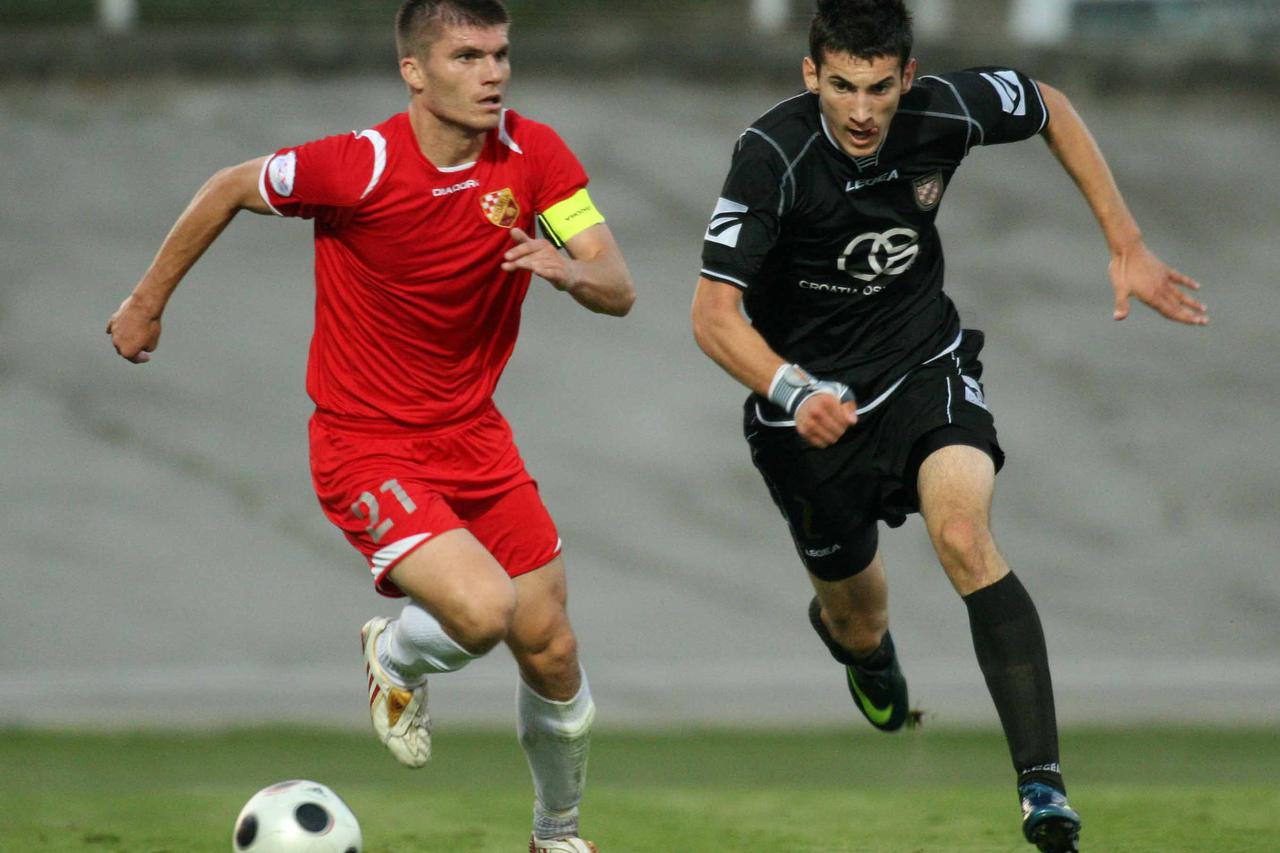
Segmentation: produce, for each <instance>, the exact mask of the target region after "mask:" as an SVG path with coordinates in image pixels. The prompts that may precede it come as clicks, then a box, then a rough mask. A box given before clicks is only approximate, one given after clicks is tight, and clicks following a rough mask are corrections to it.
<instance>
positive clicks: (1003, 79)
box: [982, 71, 1027, 116]
mask: <svg viewBox="0 0 1280 853" xmlns="http://www.w3.org/2000/svg"><path fill="white" fill-rule="evenodd" d="M982 79H983V80H986V81H987V82H988V83H990V84H991V86H992V88H994V89H995V90H996V91H997V92H998V93H999V94H1000V108H1001V109H1002V110H1004V111H1005V112H1006V113H1008V114H1009V115H1014V116H1024V115H1026V114H1027V91H1026V89H1024V88H1023V87H1022V81H1021V80H1019V79H1018V75H1017V74H1015V73H1014V72H1012V71H997V72H995V73H994V74H988V73H986V72H985V71H984V72H983V73H982Z"/></svg>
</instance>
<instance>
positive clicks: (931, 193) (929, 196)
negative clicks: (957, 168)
mask: <svg viewBox="0 0 1280 853" xmlns="http://www.w3.org/2000/svg"><path fill="white" fill-rule="evenodd" d="M911 184H912V186H913V187H915V190H916V207H918V208H920V209H921V210H933V209H934V208H935V207H937V206H938V202H940V201H942V189H943V182H942V173H941V172H934V173H933V174H932V175H925V176H924V177H923V178H916V179H915V180H914V181H912V182H911Z"/></svg>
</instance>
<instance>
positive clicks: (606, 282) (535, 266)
mask: <svg viewBox="0 0 1280 853" xmlns="http://www.w3.org/2000/svg"><path fill="white" fill-rule="evenodd" d="M511 239H512V241H513V242H514V243H515V246H513V247H512V248H511V249H510V250H509V251H508V252H507V253H506V255H504V256H503V263H502V268H503V269H504V270H506V271H507V272H512V271H514V270H529V271H530V272H532V273H534V274H536V275H538V276H540V277H542V278H545V279H546V280H547V281H549V282H551V284H552V285H553V286H554V287H555V288H556V289H557V290H563V291H564V292H565V293H567V294H569V295H570V296H572V297H573V298H574V299H575V300H576V301H577V302H578V304H579V305H581V306H583V307H584V308H587V309H589V310H591V311H594V312H596V313H597V314H609V315H611V316H614V317H625V316H626V315H627V313H628V312H630V311H631V306H632V305H634V304H635V301H636V289H635V285H633V284H632V283H631V271H630V270H628V269H627V262H626V261H625V260H623V258H622V250H621V249H619V248H618V243H617V241H615V240H614V239H613V233H612V232H611V231H609V226H607V225H605V224H604V223H603V222H599V223H596V224H595V225H592V226H591V227H590V228H587V229H585V230H584V231H581V232H579V233H578V234H575V235H574V236H572V237H570V238H569V239H568V240H567V241H565V244H564V247H565V250H566V251H567V252H568V253H569V256H568V257H565V256H564V255H563V254H561V253H560V252H559V251H557V250H556V247H555V246H553V245H551V243H550V242H548V241H547V240H541V239H534V238H533V237H530V236H529V235H528V234H526V233H525V232H524V231H522V230H520V229H519V228H512V229H511Z"/></svg>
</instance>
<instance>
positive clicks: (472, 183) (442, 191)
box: [431, 178, 480, 198]
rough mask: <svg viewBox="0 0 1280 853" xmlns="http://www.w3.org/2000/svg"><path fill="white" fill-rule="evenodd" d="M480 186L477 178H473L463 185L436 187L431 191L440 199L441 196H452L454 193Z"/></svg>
mask: <svg viewBox="0 0 1280 853" xmlns="http://www.w3.org/2000/svg"><path fill="white" fill-rule="evenodd" d="M478 186H480V182H479V181H477V180H476V179H475V178H472V179H471V180H469V181H463V182H462V183H460V184H454V185H453V186H451V187H436V188H435V189H434V190H432V191H431V194H432V195H433V196H435V197H436V198H440V197H441V196H446V195H451V194H452V193H456V192H461V191H462V190H473V189H475V188H476V187H478Z"/></svg>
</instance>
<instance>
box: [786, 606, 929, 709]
mask: <svg viewBox="0 0 1280 853" xmlns="http://www.w3.org/2000/svg"><path fill="white" fill-rule="evenodd" d="M809 623H810V624H811V625H813V630H814V631H815V632H816V633H817V634H818V637H819V638H820V639H821V640H822V642H823V643H824V644H825V645H826V647H827V650H828V651H830V652H831V656H832V657H833V658H835V659H836V662H837V663H841V664H843V665H844V668H845V680H846V683H847V685H848V687H849V695H850V696H851V697H853V704H854V705H856V706H857V707H858V710H859V711H860V712H862V716H864V717H866V718H867V722H869V723H871V725H873V726H875V727H876V728H877V729H879V730H880V731H883V732H896V731H897V730H898V729H901V728H902V727H903V725H905V724H907V723H909V722H910V723H911V724H912V725H915V724H916V723H917V722H918V716H917V714H915V713H913V712H912V711H911V708H910V701H909V699H908V696H907V679H906V676H904V675H903V674H902V668H901V667H900V666H899V665H898V655H897V652H896V651H895V649H894V646H893V638H892V637H891V636H890V634H889V632H888V631H885V632H884V637H883V639H882V640H881V642H880V645H879V646H878V647H877V648H876V649H875V650H874V651H872V652H871V654H869V655H865V656H861V657H855V656H854V655H853V654H852V653H851V652H850V651H849V650H848V649H845V648H844V647H843V646H841V645H840V644H839V643H838V642H836V640H835V638H834V637H832V636H831V632H830V630H828V628H827V626H826V624H825V623H824V622H823V621H822V605H821V604H820V603H819V601H818V597H817V596H814V598H813V600H812V601H811V602H809Z"/></svg>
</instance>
